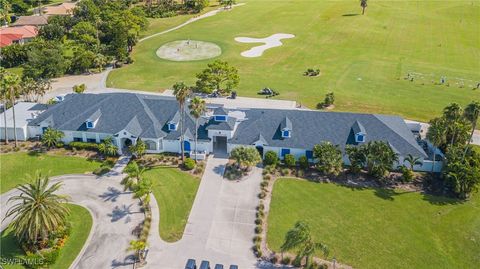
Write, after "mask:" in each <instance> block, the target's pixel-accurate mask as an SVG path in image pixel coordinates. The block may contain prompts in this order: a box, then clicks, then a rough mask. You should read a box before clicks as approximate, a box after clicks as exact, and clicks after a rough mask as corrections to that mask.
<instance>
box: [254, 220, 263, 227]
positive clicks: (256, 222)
mask: <svg viewBox="0 0 480 269" xmlns="http://www.w3.org/2000/svg"><path fill="white" fill-rule="evenodd" d="M255 224H257V225H262V224H263V220H262V219H261V218H256V219H255Z"/></svg>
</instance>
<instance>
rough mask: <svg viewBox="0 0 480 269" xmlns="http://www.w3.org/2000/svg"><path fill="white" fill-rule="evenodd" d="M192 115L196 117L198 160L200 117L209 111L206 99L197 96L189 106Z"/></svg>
mask: <svg viewBox="0 0 480 269" xmlns="http://www.w3.org/2000/svg"><path fill="white" fill-rule="evenodd" d="M188 108H189V109H190V115H192V116H193V117H194V118H195V161H197V141H198V119H199V118H200V117H201V116H202V115H203V114H204V113H205V112H206V111H207V107H206V105H205V100H203V99H201V98H200V97H195V98H193V99H192V101H191V102H190V105H189V106H188Z"/></svg>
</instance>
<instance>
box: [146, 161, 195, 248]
mask: <svg viewBox="0 0 480 269" xmlns="http://www.w3.org/2000/svg"><path fill="white" fill-rule="evenodd" d="M144 176H145V177H146V178H149V179H150V180H151V181H152V182H153V194H154V195H155V199H156V200H157V203H158V206H159V208H160V227H159V228H158V229H160V237H161V238H162V239H163V240H165V241H167V242H174V241H178V240H179V239H180V238H182V235H183V231H184V229H185V225H186V224H187V220H188V215H189V214H190V210H191V208H192V205H193V201H194V199H195V195H196V193H197V189H198V186H199V185H200V179H198V178H196V177H194V176H192V175H190V174H188V173H186V172H182V171H180V170H179V169H178V168H173V167H157V168H153V169H150V170H148V171H146V172H145V174H144Z"/></svg>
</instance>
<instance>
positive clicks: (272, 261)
mask: <svg viewBox="0 0 480 269" xmlns="http://www.w3.org/2000/svg"><path fill="white" fill-rule="evenodd" d="M270 262H271V263H273V264H276V263H277V262H278V257H277V255H273V257H272V258H271V259H270Z"/></svg>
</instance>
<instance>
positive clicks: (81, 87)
mask: <svg viewBox="0 0 480 269" xmlns="http://www.w3.org/2000/svg"><path fill="white" fill-rule="evenodd" d="M72 89H73V92H74V93H84V92H85V90H86V89H87V86H86V85H85V84H78V85H74V86H73V88H72Z"/></svg>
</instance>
